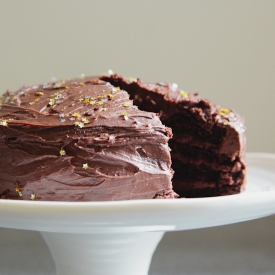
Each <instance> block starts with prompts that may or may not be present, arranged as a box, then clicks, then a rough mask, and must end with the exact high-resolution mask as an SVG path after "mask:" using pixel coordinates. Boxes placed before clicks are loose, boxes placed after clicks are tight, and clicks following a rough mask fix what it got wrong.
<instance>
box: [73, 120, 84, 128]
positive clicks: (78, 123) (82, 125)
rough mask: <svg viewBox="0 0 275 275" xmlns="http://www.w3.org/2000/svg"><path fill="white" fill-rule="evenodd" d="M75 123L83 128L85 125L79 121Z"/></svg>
mask: <svg viewBox="0 0 275 275" xmlns="http://www.w3.org/2000/svg"><path fill="white" fill-rule="evenodd" d="M74 125H75V126H78V127H79V128H83V127H84V123H82V122H78V121H77V122H75V123H74Z"/></svg>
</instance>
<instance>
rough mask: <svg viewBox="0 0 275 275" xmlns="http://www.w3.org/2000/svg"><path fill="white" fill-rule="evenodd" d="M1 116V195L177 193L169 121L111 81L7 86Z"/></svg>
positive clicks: (68, 197)
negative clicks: (10, 88)
mask: <svg viewBox="0 0 275 275" xmlns="http://www.w3.org/2000/svg"><path fill="white" fill-rule="evenodd" d="M0 118H1V120H0V160H1V165H0V198H6V199H7V198H13V199H27V200H29V199H35V200H48V201H51V200H59V201H98V200H124V199H127V200H128V199H149V198H174V197H176V195H175V193H174V192H173V190H172V185H171V177H172V172H171V169H170V166H171V159H170V152H169V147H168V145H167V142H168V140H169V138H170V137H171V132H170V129H168V128H166V127H165V126H163V124H162V123H161V122H160V120H159V118H158V117H157V116H156V115H155V114H154V113H150V112H143V111H140V110H138V109H137V108H136V107H135V106H133V103H132V101H131V100H129V95H128V94H127V93H126V92H125V91H122V90H120V89H118V88H115V87H113V86H112V85H110V84H109V83H105V82H103V81H100V80H97V79H94V78H90V79H83V80H79V79H78V80H72V81H58V82H51V83H46V84H44V85H38V86H32V87H23V88H21V89H20V90H19V91H17V92H15V93H11V92H7V93H6V94H5V95H4V96H2V99H1V109H0Z"/></svg>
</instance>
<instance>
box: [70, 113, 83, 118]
mask: <svg viewBox="0 0 275 275" xmlns="http://www.w3.org/2000/svg"><path fill="white" fill-rule="evenodd" d="M72 117H81V114H80V113H73V114H72Z"/></svg>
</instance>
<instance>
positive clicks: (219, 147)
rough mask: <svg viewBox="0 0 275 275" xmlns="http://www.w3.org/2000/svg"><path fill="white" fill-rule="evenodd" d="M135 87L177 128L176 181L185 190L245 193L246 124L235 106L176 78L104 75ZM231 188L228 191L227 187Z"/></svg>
mask: <svg viewBox="0 0 275 275" xmlns="http://www.w3.org/2000/svg"><path fill="white" fill-rule="evenodd" d="M102 79H103V80H105V81H108V82H110V83H111V84H112V85H114V86H119V87H121V88H123V89H125V90H126V91H128V92H129V93H130V96H131V98H132V99H133V100H134V103H135V104H136V105H137V106H138V107H139V108H140V109H141V110H145V111H152V112H156V113H159V115H160V119H161V121H162V122H163V123H164V124H165V125H166V126H168V127H171V128H172V131H173V139H172V140H171V141H170V143H169V144H170V147H171V149H172V152H171V156H172V162H173V164H172V168H173V169H174V171H175V175H174V178H173V186H174V188H175V190H176V192H178V193H179V194H180V195H181V196H185V197H193V196H195V197H196V196H199V197H200V196H216V195H225V194H234V193H239V192H240V191H241V190H243V188H244V185H245V164H244V156H245V144H246V142H245V127H244V125H243V119H242V118H241V117H240V116H239V115H237V114H236V113H235V112H233V111H232V110H230V109H227V108H222V107H220V106H217V105H215V104H212V103H211V102H210V101H208V100H203V99H200V98H199V95H198V94H197V93H193V94H192V93H187V92H184V91H182V90H180V89H178V88H177V85H176V84H168V83H155V84H153V83H144V82H142V81H141V80H140V79H125V78H123V77H121V76H118V75H115V74H112V75H107V76H103V77H102ZM226 192H227V193H226Z"/></svg>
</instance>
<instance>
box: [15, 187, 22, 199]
mask: <svg viewBox="0 0 275 275" xmlns="http://www.w3.org/2000/svg"><path fill="white" fill-rule="evenodd" d="M15 192H16V193H17V194H18V196H19V197H22V192H21V191H20V190H19V188H15Z"/></svg>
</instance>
